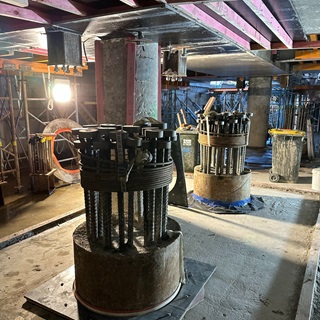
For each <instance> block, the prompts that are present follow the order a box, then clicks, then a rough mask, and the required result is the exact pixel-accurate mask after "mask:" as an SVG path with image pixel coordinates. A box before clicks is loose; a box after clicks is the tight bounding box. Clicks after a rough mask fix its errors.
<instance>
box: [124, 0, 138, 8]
mask: <svg viewBox="0 0 320 320" xmlns="http://www.w3.org/2000/svg"><path fill="white" fill-rule="evenodd" d="M120 1H121V2H123V3H124V4H127V5H128V6H130V7H132V8H137V7H139V5H138V4H137V3H136V2H135V1H134V0H120Z"/></svg>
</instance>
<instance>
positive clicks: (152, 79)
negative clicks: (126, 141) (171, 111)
mask: <svg viewBox="0 0 320 320" xmlns="http://www.w3.org/2000/svg"><path fill="white" fill-rule="evenodd" d="M99 47H100V50H101V51H100V53H99V52H96V56H98V57H99V56H100V57H101V62H100V66H96V73H97V71H98V73H99V70H100V72H102V75H101V76H100V79H102V81H100V83H98V82H97V96H98V97H100V101H101V100H103V103H102V105H103V109H104V117H102V116H101V115H100V119H102V118H104V121H105V122H107V123H116V124H117V123H120V124H125V123H126V124H132V123H134V122H135V121H137V120H139V119H141V118H143V117H153V118H155V119H158V110H159V107H160V106H159V86H160V84H161V83H160V81H159V74H160V73H159V72H160V68H159V60H160V55H159V45H158V44H157V43H144V44H143V45H137V44H136V43H135V42H130V39H124V38H121V39H110V40H103V41H101V42H100V46H99ZM97 48H98V46H96V49H97ZM98 49H99V48H98ZM97 69H99V70H97ZM99 85H100V87H98V86H99ZM100 107H101V103H100ZM98 110H99V105H98Z"/></svg>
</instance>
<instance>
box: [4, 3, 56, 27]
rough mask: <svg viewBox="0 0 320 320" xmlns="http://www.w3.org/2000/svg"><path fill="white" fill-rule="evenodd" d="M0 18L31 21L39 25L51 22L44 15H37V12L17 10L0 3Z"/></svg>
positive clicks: (23, 9)
mask: <svg viewBox="0 0 320 320" xmlns="http://www.w3.org/2000/svg"><path fill="white" fill-rule="evenodd" d="M0 16H5V17H9V18H15V19H20V20H26V21H32V22H35V23H41V24H50V23H51V21H50V19H49V18H48V17H46V16H45V15H44V14H41V15H40V14H38V13H37V12H35V11H33V10H30V9H25V8H18V7H15V6H12V5H9V4H4V3H0Z"/></svg>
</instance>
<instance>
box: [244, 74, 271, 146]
mask: <svg viewBox="0 0 320 320" xmlns="http://www.w3.org/2000/svg"><path fill="white" fill-rule="evenodd" d="M271 89H272V77H251V78H250V79H249V96H248V112H252V113H253V117H252V118H251V129H250V136H249V147H257V148H259V147H260V148H263V147H265V146H266V141H267V134H268V124H269V109H270V97H271Z"/></svg>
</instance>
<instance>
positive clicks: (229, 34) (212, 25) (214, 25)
mask: <svg viewBox="0 0 320 320" xmlns="http://www.w3.org/2000/svg"><path fill="white" fill-rule="evenodd" d="M178 7H179V8H180V9H183V11H185V12H186V13H187V14H188V16H189V17H190V16H191V17H192V18H195V19H196V20H197V21H198V22H199V23H200V24H201V25H203V26H206V27H207V28H209V29H211V30H212V31H216V32H217V33H218V34H220V35H221V36H222V37H224V38H228V39H229V40H230V41H232V42H233V43H234V44H235V45H237V46H240V47H242V48H243V49H245V50H250V43H249V42H248V41H247V40H245V39H243V38H242V37H240V36H239V35H237V34H236V33H234V32H233V31H231V30H230V29H228V28H227V27H226V26H224V25H223V24H222V23H220V22H219V21H217V20H216V19H214V18H213V17H211V16H210V15H209V14H207V13H205V12H204V11H203V10H201V9H199V8H198V7H197V6H195V5H194V4H183V5H179V6H178Z"/></svg>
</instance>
